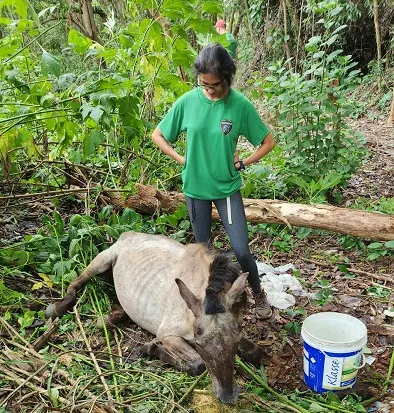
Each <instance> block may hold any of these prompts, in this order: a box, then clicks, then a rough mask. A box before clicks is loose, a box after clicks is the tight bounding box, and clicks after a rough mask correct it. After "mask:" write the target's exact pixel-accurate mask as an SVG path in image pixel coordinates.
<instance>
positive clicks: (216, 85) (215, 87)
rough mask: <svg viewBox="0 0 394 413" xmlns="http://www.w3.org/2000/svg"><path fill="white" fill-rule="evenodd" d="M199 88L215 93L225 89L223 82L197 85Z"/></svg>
mask: <svg viewBox="0 0 394 413" xmlns="http://www.w3.org/2000/svg"><path fill="white" fill-rule="evenodd" d="M197 86H198V87H200V88H201V89H205V90H209V89H212V90H214V91H215V92H216V91H218V90H220V89H222V88H223V82H217V83H214V84H212V85H208V84H202V83H197Z"/></svg>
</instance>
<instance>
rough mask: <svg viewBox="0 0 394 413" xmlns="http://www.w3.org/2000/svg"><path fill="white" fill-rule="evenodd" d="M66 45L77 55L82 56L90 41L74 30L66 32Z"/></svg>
mask: <svg viewBox="0 0 394 413" xmlns="http://www.w3.org/2000/svg"><path fill="white" fill-rule="evenodd" d="M68 43H69V44H70V46H71V47H73V48H74V50H75V51H76V52H77V53H78V54H84V53H85V52H86V51H87V50H88V49H89V47H90V46H91V45H92V41H91V40H90V39H88V38H87V37H85V36H84V35H83V34H81V33H79V32H77V31H76V30H74V29H71V30H70V31H69V32H68Z"/></svg>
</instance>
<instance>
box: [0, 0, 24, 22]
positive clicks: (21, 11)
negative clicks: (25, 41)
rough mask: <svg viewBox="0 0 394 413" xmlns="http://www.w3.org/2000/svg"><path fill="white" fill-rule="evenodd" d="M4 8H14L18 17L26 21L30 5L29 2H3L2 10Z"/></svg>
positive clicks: (18, 0)
mask: <svg viewBox="0 0 394 413" xmlns="http://www.w3.org/2000/svg"><path fill="white" fill-rule="evenodd" d="M3 7H5V8H8V7H14V8H15V10H16V13H17V14H18V16H19V17H21V18H22V19H26V17H27V10H28V8H29V3H28V1H27V0H16V1H15V0H2V1H0V9H2V8H3Z"/></svg>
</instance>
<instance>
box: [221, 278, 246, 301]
mask: <svg viewBox="0 0 394 413" xmlns="http://www.w3.org/2000/svg"><path fill="white" fill-rule="evenodd" d="M248 275H249V273H248V272H243V273H241V274H240V275H239V276H238V278H237V279H236V280H235V281H234V283H233V285H232V286H231V288H230V290H229V291H228V292H227V294H226V297H225V300H226V306H227V308H231V307H232V306H233V305H234V303H235V302H237V301H238V299H239V297H240V296H241V294H242V293H243V292H244V291H245V288H246V285H247V283H248V281H247V279H248Z"/></svg>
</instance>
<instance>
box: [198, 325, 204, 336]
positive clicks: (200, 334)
mask: <svg viewBox="0 0 394 413" xmlns="http://www.w3.org/2000/svg"><path fill="white" fill-rule="evenodd" d="M203 334H204V330H203V329H202V328H201V327H197V328H196V336H202V335H203Z"/></svg>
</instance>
